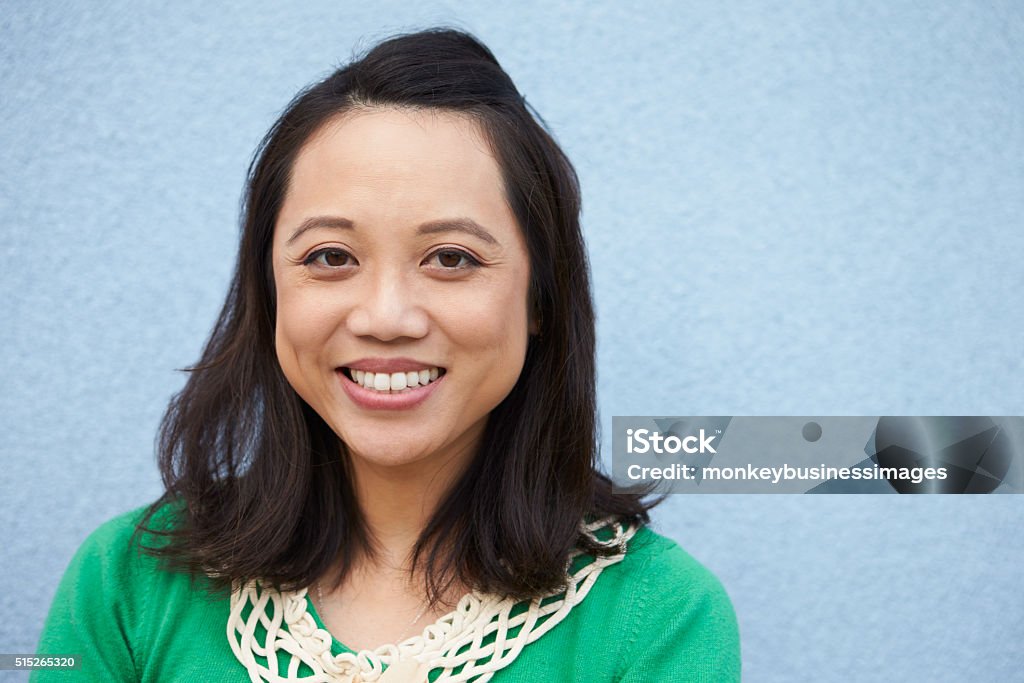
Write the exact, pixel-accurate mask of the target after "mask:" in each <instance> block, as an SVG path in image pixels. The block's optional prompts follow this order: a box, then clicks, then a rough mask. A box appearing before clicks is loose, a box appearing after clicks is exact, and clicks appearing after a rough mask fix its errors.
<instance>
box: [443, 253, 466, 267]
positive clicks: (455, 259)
mask: <svg viewBox="0 0 1024 683" xmlns="http://www.w3.org/2000/svg"><path fill="white" fill-rule="evenodd" d="M462 259H463V255H462V254H460V253H459V252H457V251H442V252H441V253H439V254H438V255H437V262H438V263H440V264H441V265H442V266H444V267H445V268H458V267H459V263H460V262H461V261H462Z"/></svg>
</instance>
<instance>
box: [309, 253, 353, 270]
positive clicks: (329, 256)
mask: <svg viewBox="0 0 1024 683" xmlns="http://www.w3.org/2000/svg"><path fill="white" fill-rule="evenodd" d="M303 263H304V264H305V265H307V266H319V267H323V268H343V267H347V266H356V265H359V264H358V263H356V260H355V259H354V258H352V254H350V253H348V252H347V251H345V250H343V249H336V248H332V249H320V250H319V251H314V252H313V253H312V254H310V255H309V256H308V257H306V260H305V261H303Z"/></svg>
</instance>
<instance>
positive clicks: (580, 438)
mask: <svg viewBox="0 0 1024 683" xmlns="http://www.w3.org/2000/svg"><path fill="white" fill-rule="evenodd" d="M354 107H413V108H428V109H438V110H443V111H449V112H458V113H461V114H464V115H467V116H469V117H471V118H472V119H473V120H475V121H476V122H477V123H478V124H479V125H480V127H481V129H482V130H483V131H484V132H485V135H486V136H487V138H488V140H489V142H490V144H491V147H492V151H493V153H494V154H495V156H496V159H497V161H498V164H499V165H500V167H501V169H502V172H503V179H504V183H505V188H504V189H505V192H506V194H507V197H508V201H509V203H510V206H511V207H512V210H513V212H514V214H515V217H516V219H517V222H518V224H519V227H520V228H521V230H522V231H523V235H524V237H525V240H526V244H527V247H528V251H529V257H530V265H531V281H530V296H531V302H532V306H533V307H534V314H535V315H536V316H537V319H538V320H539V321H540V335H539V336H532V337H531V341H530V343H529V346H528V349H527V353H526V359H525V364H524V366H523V370H522V373H521V375H520V377H519V379H518V381H517V382H516V384H515V386H514V387H513V388H512V391H511V392H510V393H509V395H508V396H507V397H506V398H505V399H504V400H503V401H502V402H501V403H500V404H499V405H498V406H497V407H496V408H495V409H494V411H493V412H492V413H491V415H490V417H489V419H488V422H487V427H486V429H485V433H484V436H483V440H482V443H481V444H480V449H479V451H478V453H477V454H476V456H475V457H474V459H473V460H472V462H471V463H470V465H469V467H468V468H467V470H466V471H465V473H464V474H463V476H462V477H461V478H460V479H459V480H458V481H457V482H456V483H455V484H454V485H453V487H452V489H451V491H449V492H448V494H447V496H446V497H445V498H444V499H443V500H442V502H441V503H440V505H439V507H438V509H437V510H436V511H435V513H434V515H433V517H432V519H431V520H430V521H429V523H428V524H427V525H426V527H425V528H424V529H423V531H422V533H421V535H420V538H419V540H418V542H417V544H416V547H415V549H414V557H413V560H414V565H415V564H416V563H422V564H421V565H419V566H422V567H423V568H424V570H425V573H424V576H425V577H426V590H427V592H428V596H429V597H430V599H431V600H432V601H436V600H438V599H439V597H440V595H441V594H442V593H443V592H444V590H445V589H446V588H447V587H448V586H449V585H450V583H451V582H452V581H453V580H454V579H455V578H458V579H460V580H462V581H463V582H465V583H467V584H468V585H470V586H472V587H474V588H477V589H480V590H484V591H488V592H495V593H498V594H504V595H512V596H516V597H535V596H539V595H542V594H544V593H547V592H549V591H553V590H557V589H558V588H560V587H562V585H563V583H564V579H565V568H566V562H567V560H568V557H569V553H570V551H571V550H572V549H573V548H574V547H581V548H583V549H584V550H585V551H587V552H590V553H594V554H607V553H609V552H613V551H614V549H606V548H603V547H601V546H597V545H595V544H593V543H592V542H591V541H590V539H589V538H588V537H587V536H585V535H583V534H581V532H580V522H581V520H583V519H584V518H586V517H595V518H596V517H604V516H609V515H612V516H617V517H621V518H625V519H628V520H631V521H634V522H640V523H643V522H647V521H648V516H647V511H648V509H649V508H650V506H651V504H649V503H645V502H644V500H643V499H642V498H641V497H640V496H638V495H613V494H612V490H611V484H610V481H609V480H608V478H607V477H606V476H605V475H603V474H601V473H600V472H599V471H598V469H597V466H598V458H597V426H596V422H595V413H596V405H595V373H596V368H595V348H594V346H595V339H594V312H593V305H592V302H591V298H590V283H589V273H588V265H587V254H586V249H585V246H584V243H583V237H582V234H581V232H580V225H579V214H580V195H579V187H578V180H577V177H576V173H575V171H574V169H573V167H572V165H571V164H570V162H569V160H568V159H567V158H566V156H565V155H564V153H563V152H562V150H561V149H560V148H559V147H558V145H557V144H556V143H555V141H554V140H553V139H552V138H551V136H550V135H549V134H548V133H547V132H546V131H545V128H544V126H543V123H542V121H541V120H540V117H539V116H537V115H536V113H535V112H533V111H532V109H531V108H529V106H528V105H527V103H526V102H525V100H524V99H523V97H522V96H521V95H520V94H519V92H518V91H517V90H516V87H515V85H514V84H513V83H512V81H511V79H510V78H509V76H508V74H506V73H505V71H504V70H503V69H502V68H501V66H499V64H498V62H497V60H496V59H495V58H494V55H493V54H491V52H490V51H489V50H488V49H487V48H486V47H485V46H484V45H482V44H481V43H480V42H479V41H478V40H476V39H475V38H473V37H472V36H469V35H467V34H465V33H463V32H460V31H455V30H447V29H436V30H429V31H423V32H419V33H413V34H408V35H402V36H398V37H395V38H391V39H389V40H386V41H384V42H382V43H380V44H379V45H377V46H376V47H374V48H373V49H372V50H370V51H369V52H368V53H367V54H366V55H365V56H363V57H362V58H360V59H358V60H356V61H353V62H352V63H350V64H349V65H347V66H345V67H343V68H340V69H338V70H337V71H335V72H334V73H333V74H331V75H330V76H329V77H328V78H326V79H324V80H323V81H321V82H319V83H316V84H315V85H313V86H311V87H309V88H307V89H306V90H304V91H303V92H301V93H299V95H297V96H296V98H295V99H294V100H292V102H291V103H290V104H289V106H288V107H287V109H286V110H285V112H284V113H283V114H282V115H281V117H280V118H279V119H278V121H277V122H276V123H275V124H274V125H273V127H272V128H271V129H270V131H269V132H268V133H267V135H266V137H265V138H264V139H263V141H262V143H261V144H260V146H259V148H258V149H257V151H256V154H255V155H254V157H253V161H252V163H251V165H250V167H249V179H248V185H247V190H246V194H245V201H244V209H243V216H244V218H243V220H244V222H243V225H242V235H241V244H240V248H239V254H238V262H237V266H236V270H235V273H234V276H233V279H232V281H231V286H230V290H229V292H228V295H227V300H226V301H225V303H224V307H223V309H222V311H221V313H220V317H219V319H218V320H217V323H216V325H215V327H214V329H213V332H212V333H211V336H210V338H209V340H208V342H207V344H206V347H205V349H204V351H203V355H202V359H201V360H200V362H199V363H197V364H196V365H195V366H193V367H191V368H189V371H190V373H191V374H190V376H189V379H188V382H187V384H186V386H185V388H184V389H183V390H182V391H181V392H180V393H179V394H178V395H177V396H175V397H174V399H173V400H172V401H171V403H170V406H169V407H168V409H167V413H166V415H165V416H164V419H163V423H162V425H161V430H160V439H159V463H160V468H161V472H162V475H163V479H164V483H165V486H166V492H165V494H164V495H163V496H162V498H161V499H160V500H158V501H157V502H156V503H154V504H153V506H151V508H150V509H149V513H148V514H147V516H146V517H145V518H144V520H143V522H142V523H141V524H140V527H139V528H140V531H142V530H147V531H149V532H151V533H154V534H156V535H157V538H158V539H159V541H160V542H158V543H150V544H149V545H148V546H147V550H148V551H149V552H151V553H153V554H156V555H158V556H160V557H162V558H164V559H165V560H167V561H168V563H169V564H170V565H171V566H172V567H175V568H178V569H186V570H188V571H190V572H192V573H195V574H199V573H206V574H210V575H213V576H215V577H219V578H220V579H221V580H220V581H219V582H217V585H220V586H221V587H224V586H225V584H226V583H227V582H228V581H229V580H241V581H247V580H250V579H254V578H258V579H260V580H262V581H265V582H267V583H269V584H272V585H274V586H277V587H279V588H298V587H302V586H307V585H310V584H311V583H312V582H313V581H315V580H316V579H318V578H320V577H322V576H324V574H325V573H326V572H327V571H328V570H329V568H330V566H331V564H332V563H333V562H335V561H336V560H340V566H341V572H342V574H341V576H338V577H336V579H337V580H338V581H340V580H341V579H342V578H343V576H344V573H345V571H346V570H347V569H348V568H349V567H351V565H352V560H353V559H354V558H355V557H356V555H357V554H358V553H359V552H371V553H372V552H373V548H372V543H371V541H370V539H369V538H368V532H367V530H366V528H365V525H364V521H363V519H362V518H361V515H360V508H359V505H358V503H357V501H356V499H355V494H354V489H353V486H352V484H351V480H350V477H349V470H348V459H347V455H346V451H345V447H344V444H343V443H341V442H340V440H339V438H338V437H337V436H336V435H335V434H334V432H333V431H332V430H331V429H330V428H329V427H328V426H327V424H326V423H325V422H324V421H323V420H322V419H321V418H320V416H319V415H318V414H317V413H316V412H315V411H313V410H312V409H311V408H310V407H309V405H307V404H306V403H305V402H304V401H303V400H302V399H301V398H300V397H299V396H298V395H297V394H296V393H295V391H294V390H293V389H292V387H291V386H290V385H289V384H288V382H287V380H286V379H285V377H284V375H283V373H282V371H281V369H280V366H279V365H278V361H277V357H276V355H275V351H274V325H275V288H274V279H273V272H272V270H271V266H270V254H271V240H272V237H273V233H274V225H275V222H276V220H277V217H278V212H279V209H280V207H281V204H282V202H283V199H284V196H285V193H286V192H287V189H288V183H289V177H290V173H291V169H292V165H293V163H294V161H295V158H296V156H297V155H298V153H299V151H300V149H301V148H302V146H303V144H304V143H305V142H306V141H308V140H309V139H310V138H311V137H312V136H313V134H314V133H316V132H317V131H318V130H319V129H320V128H321V127H322V126H323V125H324V124H325V123H326V122H328V121H329V120H331V119H333V118H335V117H337V116H339V115H340V114H342V113H344V112H346V111H349V110H351V109H352V108H354ZM168 504H169V505H170V508H171V509H174V510H176V511H177V513H176V514H175V515H174V516H173V518H174V520H175V521H174V523H173V524H163V523H158V521H157V520H158V517H155V516H154V514H155V513H156V512H157V511H158V510H159V509H161V508H163V507H165V506H167V505H168ZM162 517H163V516H162V515H161V516H160V518H162Z"/></svg>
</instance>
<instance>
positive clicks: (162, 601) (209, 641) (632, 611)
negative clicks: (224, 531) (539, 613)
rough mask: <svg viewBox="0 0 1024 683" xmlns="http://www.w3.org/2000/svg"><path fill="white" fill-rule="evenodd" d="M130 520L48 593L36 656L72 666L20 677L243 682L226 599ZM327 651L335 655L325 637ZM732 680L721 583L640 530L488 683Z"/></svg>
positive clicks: (731, 639)
mask: <svg viewBox="0 0 1024 683" xmlns="http://www.w3.org/2000/svg"><path fill="white" fill-rule="evenodd" d="M141 513H142V511H141V510H136V511H133V512H130V513H127V514H124V515H121V516H120V517H117V518H115V519H113V520H111V521H109V522H107V523H106V524H104V525H102V526H101V527H100V528H99V529H97V530H96V531H95V532H93V533H92V535H90V536H89V538H88V539H86V541H85V542H84V543H83V544H82V547H81V548H80V549H79V550H78V552H77V553H76V554H75V556H74V558H73V559H72V560H71V564H70V566H69V567H68V569H67V572H66V573H65V575H64V578H63V580H62V581H61V583H60V586H59V588H58V589H57V595H56V597H55V598H54V600H53V605H52V606H51V608H50V613H49V616H48V617H47V620H46V625H45V627H44V629H43V633H42V637H41V639H40V642H39V648H38V650H37V652H38V653H39V654H69V655H70V654H73V655H78V656H79V658H80V661H81V669H80V670H77V671H56V670H36V671H34V672H33V675H32V678H31V679H30V680H32V681H39V682H45V681H54V680H95V681H110V682H115V681H161V682H163V683H170V682H174V681H187V682H189V683H196V682H197V681H239V682H244V681H248V680H249V675H248V673H247V671H246V670H245V668H244V667H243V666H242V664H240V663H239V662H238V660H237V659H236V658H235V656H234V653H233V652H232V650H231V647H230V645H229V643H228V638H227V619H228V613H229V601H228V597H227V596H226V595H223V594H220V595H211V594H209V593H208V592H207V591H205V590H202V586H203V585H204V581H205V577H202V578H200V579H198V580H197V582H196V583H195V584H193V583H192V582H191V581H190V580H189V576H188V575H185V574H179V573H171V572H169V571H166V570H163V569H162V568H161V567H160V566H159V563H158V562H157V560H155V559H153V558H152V557H150V556H148V555H143V554H141V553H139V552H138V549H137V545H136V544H132V543H131V537H132V532H133V530H134V527H135V523H136V522H137V521H138V520H139V519H140V516H141ZM314 618H315V619H316V620H317V622H318V624H319V625H320V626H321V627H322V624H321V623H320V622H319V618H318V617H316V616H315V613H314ZM332 651H333V652H334V653H335V654H337V653H339V652H343V651H346V648H345V646H344V645H342V644H341V643H338V642H337V641H335V642H334V645H333V648H332ZM436 673H437V672H434V674H432V675H431V677H430V679H431V680H433V679H434V678H435V675H436ZM739 679H740V653H739V636H738V632H737V626H736V617H735V614H734V613H733V609H732V605H731V604H730V602H729V598H728V596H727V595H726V593H725V591H724V590H723V588H722V586H721V584H720V583H719V582H718V580H717V579H716V578H715V577H714V576H713V575H712V574H711V573H710V572H709V571H708V570H707V569H705V568H704V567H703V566H701V565H700V564H699V563H698V562H697V561H696V560H694V559H693V558H692V557H690V555H688V554H687V553H686V552H685V551H683V550H682V549H681V548H680V547H679V546H678V545H676V543H674V542H673V541H671V540H669V539H667V538H665V537H663V536H661V535H659V534H656V533H655V532H653V531H651V530H650V529H648V528H643V529H640V530H639V531H638V532H637V533H636V535H635V536H634V537H633V538H632V539H631V540H630V542H629V546H628V550H627V552H626V555H625V557H624V558H623V559H622V561H621V562H619V563H617V564H612V565H610V566H608V567H606V568H604V569H603V570H602V572H601V574H600V575H599V576H598V577H597V581H596V582H595V583H594V585H593V587H592V588H591V590H590V593H589V594H588V595H587V596H586V597H585V598H584V599H583V601H582V602H581V603H580V604H578V605H576V606H575V607H573V608H572V610H571V611H570V612H569V613H568V615H566V617H565V619H564V620H563V621H561V622H560V623H558V624H557V625H556V626H555V627H554V628H552V629H551V630H550V631H549V632H547V633H545V634H544V635H543V636H541V637H540V638H539V639H538V640H536V641H534V642H533V643H530V644H528V645H526V646H525V647H524V648H523V650H522V651H521V653H520V654H519V656H518V657H516V659H515V660H514V661H512V662H511V663H510V664H509V665H508V666H506V667H505V668H503V669H500V670H498V671H496V672H495V673H494V674H493V677H492V678H491V679H490V680H492V681H494V683H517V682H521V683H526V682H527V681H529V682H530V683H536V682H537V681H586V682H587V683H600V682H604V681H622V682H623V683H626V682H631V683H632V682H637V681H709V682H714V683H718V682H724V681H738V680H739Z"/></svg>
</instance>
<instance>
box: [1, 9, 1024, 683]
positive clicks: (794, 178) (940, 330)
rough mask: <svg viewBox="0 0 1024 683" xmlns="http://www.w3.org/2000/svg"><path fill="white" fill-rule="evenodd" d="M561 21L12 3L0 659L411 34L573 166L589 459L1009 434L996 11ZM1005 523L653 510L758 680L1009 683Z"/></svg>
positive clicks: (1003, 131) (1022, 219) (634, 15)
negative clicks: (501, 71)
mask: <svg viewBox="0 0 1024 683" xmlns="http://www.w3.org/2000/svg"><path fill="white" fill-rule="evenodd" d="M288 4H292V3H288ZM295 4H298V3H295ZM550 4H551V3H547V2H531V3H503V4H502V5H500V6H495V7H491V8H489V9H465V10H464V9H456V7H457V5H456V4H455V3H452V4H450V5H449V4H442V3H433V2H417V3H411V2H410V3H397V2H388V1H386V0H383V1H382V0H378V1H376V2H373V3H338V2H321V1H317V2H304V3H301V5H302V6H301V8H288V9H285V8H283V7H280V6H274V5H272V3H264V2H245V3H243V2H236V3H206V2H198V1H190V2H177V3H168V4H167V6H166V7H165V6H163V5H158V4H157V3H152V6H151V7H148V8H145V7H143V3H127V2H119V3H100V2H95V3H93V2H90V3H85V2H82V3H74V4H69V5H66V6H62V5H59V4H57V3H53V2H24V1H22V2H17V1H16V2H8V3H5V4H4V6H3V8H2V9H0V114H2V121H3V126H2V128H0V149H2V150H3V163H2V165H0V221H2V222H0V229H2V231H3V232H2V236H3V238H2V240H0V291H2V292H3V297H2V300H0V321H2V322H0V347H2V348H3V349H4V351H5V360H4V361H3V365H2V368H3V370H2V372H3V376H2V385H0V391H2V394H0V458H2V464H3V472H4V475H3V477H2V479H0V487H2V488H0V493H2V496H0V521H2V526H0V528H2V531H0V543H2V547H3V551H2V553H3V554H2V568H0V614H2V616H3V619H2V620H0V651H6V652H17V651H31V650H32V649H33V647H34V645H35V642H36V639H37V636H38V632H39V629H40V627H41V623H42V620H43V617H44V614H45V611H46V608H47V606H48V604H49V601H50V598H51V596H52V594H53V591H54V589H55V587H56V582H57V580H58V578H59V576H60V574H61V572H62V571H63V569H64V567H65V564H66V563H67V561H68V559H69V558H70V556H71V554H72V552H73V551H74V549H75V548H76V547H77V545H78V543H80V542H81V540H82V539H83V538H84V536H85V535H86V534H87V533H88V532H89V531H90V530H91V529H92V528H94V527H95V526H96V525H97V524H99V523H100V522H101V521H103V520H104V519H106V518H108V517H110V516H111V515H113V514H115V513H117V512H120V511H122V510H126V509H128V508H131V507H134V506H137V505H140V504H142V503H145V502H147V501H149V500H151V499H152V498H153V497H155V496H156V495H157V494H158V492H159V490H160V486H159V481H158V477H157V474H156V471H155V467H154V464H153V438H154V434H155V430H156V426H157V423H158V420H159V417H160V415H161V411H162V410H163V408H164V406H165V405H166V402H167V400H168V398H169V397H170V396H171V394H172V393H173V392H174V391H176V390H177V389H178V388H179V387H180V386H181V384H182V381H183V377H182V375H181V373H176V372H175V371H174V368H179V367H183V366H186V365H188V364H189V363H190V362H192V361H194V360H195V359H196V357H197V354H198V352H199V349H200V346H201V344H202V342H203V340H204V337H205V334H206V333H207V332H208V330H209V328H210V326H211V324H212V322H213V320H214V317H215V315H216V312H217V310H218V306H219V304H220V302H221V299H222V297H223V294H224V291H225V286H226V283H227V278H228V275H229V272H230V269H231V266H232V261H233V254H234V242H235V238H236V226H237V215H236V214H237V203H238V198H239V196H240V192H241V187H242V181H243V178H244V174H245V169H246V165H247V162H248V159H249V156H250V154H251V153H252V150H253V149H254V147H255V145H256V143H257V142H258V140H259V139H260V137H261V136H262V134H263V133H264V131H265V130H266V129H267V127H268V126H269V125H270V124H271V122H272V121H273V120H274V118H275V116H276V114H277V113H278V112H279V111H280V110H281V108H282V107H283V106H284V104H285V103H286V102H287V101H288V99H289V98H290V97H291V95H292V94H293V93H294V92H295V91H296V90H297V89H298V88H299V87H301V86H303V85H305V84H306V83H308V82H310V81H311V80H313V79H315V78H316V77H318V76H321V75H323V74H324V73H325V72H326V71H328V70H329V69H330V68H331V67H332V65H336V64H338V63H340V62H343V61H345V60H346V59H347V58H348V56H349V55H350V54H351V51H352V48H353V46H359V45H361V46H366V45H369V44H371V43H372V42H374V41H375V40H376V39H378V38H380V37H383V36H385V35H388V34H390V33H392V32H394V31H396V30H399V29H409V28H419V27H424V26H428V25H433V24H436V23H453V24H455V25H459V26H461V27H464V28H468V29H470V30H472V31H474V32H475V33H476V34H477V35H479V36H480V37H481V38H482V39H483V40H484V41H485V42H487V43H488V44H489V45H490V46H491V47H492V49H493V50H494V51H495V53H496V54H497V55H498V57H499V59H501V61H502V62H503V64H504V65H505V66H506V68H507V69H508V70H509V71H510V73H511V74H512V76H513V78H514V79H515V80H516V82H517V83H518V84H519V86H520V89H521V90H522V91H523V92H524V93H525V94H526V96H527V98H528V100H529V101H530V102H531V103H532V104H533V105H534V106H535V107H536V108H537V109H538V110H539V111H540V112H542V113H543V115H544V116H545V118H546V119H547V122H548V123H549V125H550V127H551V128H552V129H553V130H554V132H555V134H556V135H557V137H558V139H559V140H560V141H561V143H562V144H563V145H564V147H565V148H566V150H567V152H568V153H569V156H570V157H571V158H572V159H573V160H574V161H575V163H576V164H577V167H578V170H579V173H580V176H581V179H582V184H583V190H584V205H585V213H584V221H585V228H586V231H587V235H588V239H589V246H590V252H591V255H592V267H593V273H594V282H595V289H596V292H595V293H596V298H597V302H598V309H599V313H600V328H599V333H600V367H601V375H600V392H601V411H602V422H603V424H604V427H605V431H606V432H607V431H608V430H610V426H611V416H612V415H615V414H633V415H636V414H673V415H688V414H696V415H701V414H720V415H734V414H806V415H814V414H820V415H826V414H866V415H880V414H994V415H998V414H1021V413H1022V399H1024V389H1022V386H1024V384H1022V382H1021V375H1022V373H1021V371H1022V369H1024V367H1022V366H1024V363H1022V356H1021V349H1022V348H1024V297H1022V296H1021V291H1022V290H1024V266H1022V265H1021V259H1022V256H1024V162H1022V159H1024V48H1022V45H1024V7H1022V5H1021V4H1020V3H1015V2H1009V1H1007V2H984V3H981V2H976V3H964V2H959V3H957V2H926V3H921V2H877V3H863V2H858V3H851V2H833V1H828V2H813V3H812V2H807V3H790V2H780V3H714V2H706V3H685V4H684V3H678V2H663V3H653V2H651V3H642V5H641V6H642V7H643V9H637V8H633V9H629V8H626V7H623V4H624V3H616V2H610V1H604V0H602V1H600V2H597V1H594V0H590V1H582V0H573V1H569V2H562V3H555V4H556V5H557V7H551V6H550ZM211 5H212V6H211ZM264 5H265V6H264ZM346 5H347V6H346ZM169 7H173V9H169ZM1022 504H1024V499H1022V498H1019V497H1017V496H993V497H991V498H959V499H954V498H939V497H934V498H918V499H911V498H901V497H898V496H878V497H854V496H851V497H811V496H808V497H786V496H775V497H756V496H731V497H719V496H703V497H690V498H682V497H676V498H674V499H672V500H670V501H669V502H667V503H666V504H665V505H664V506H663V507H662V508H660V510H659V512H658V515H657V521H658V524H659V527H660V528H661V529H662V530H663V531H664V532H665V533H667V534H669V535H671V536H673V537H675V538H676V539H678V540H679V541H680V542H681V543H682V544H683V545H684V546H685V547H686V548H687V549H688V550H690V551H691V552H692V553H693V554H694V555H695V556H697V557H698V558H700V559H701V560H702V561H704V562H705V563H706V564H707V565H708V566H710V567H711V568H712V569H713V570H714V571H715V572H717V573H718V575H719V576H720V577H721V578H722V580H723V582H724V583H725V585H726V587H727V589H728V590H729V592H730V594H731V595H732V597H733V600H734V602H735V605H736V609H737V612H738V614H739V619H740V626H741V630H742V635H743V648H744V667H745V669H744V670H745V678H746V680H749V681H771V682H776V681H778V682H782V681H794V680H815V681H850V680H857V681H891V680H904V681H961V680H967V679H971V680H978V681H988V680H992V681H1010V680H1021V674H1020V668H1019V663H1020V652H1021V643H1022V642H1024V595H1022V592H1021V586H1020V581H1019V571H1020V570H1019V568H1020V565H1021V563H1022V562H1024V549H1022V548H1024V544H1022V541H1024V533H1022V531H1021V521H1022V519H1024V515H1022V511H1021V506H1022Z"/></svg>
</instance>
